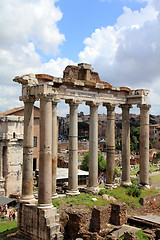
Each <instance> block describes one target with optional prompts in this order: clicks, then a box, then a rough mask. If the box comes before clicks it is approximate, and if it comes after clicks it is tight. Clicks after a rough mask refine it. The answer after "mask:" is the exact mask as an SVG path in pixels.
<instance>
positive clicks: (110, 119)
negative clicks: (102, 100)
mask: <svg viewBox="0 0 160 240" xmlns="http://www.w3.org/2000/svg"><path fill="white" fill-rule="evenodd" d="M103 105H104V106H106V107H107V132H106V144H107V161H106V187H111V186H112V185H113V184H114V171H115V111H114V110H115V105H113V104H103Z"/></svg>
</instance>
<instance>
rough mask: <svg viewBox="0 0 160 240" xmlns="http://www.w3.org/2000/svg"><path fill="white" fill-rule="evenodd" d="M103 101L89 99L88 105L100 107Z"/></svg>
mask: <svg viewBox="0 0 160 240" xmlns="http://www.w3.org/2000/svg"><path fill="white" fill-rule="evenodd" d="M100 104H101V103H99V102H96V101H87V102H86V105H88V106H90V107H99V106H100Z"/></svg>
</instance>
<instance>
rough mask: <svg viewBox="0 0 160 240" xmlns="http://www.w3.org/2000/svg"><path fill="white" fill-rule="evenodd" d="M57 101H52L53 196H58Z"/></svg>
mask: <svg viewBox="0 0 160 240" xmlns="http://www.w3.org/2000/svg"><path fill="white" fill-rule="evenodd" d="M57 141H58V128H57V102H53V103H52V196H53V197H54V196H56V195H57V194H56V171H57V149H58V144H57Z"/></svg>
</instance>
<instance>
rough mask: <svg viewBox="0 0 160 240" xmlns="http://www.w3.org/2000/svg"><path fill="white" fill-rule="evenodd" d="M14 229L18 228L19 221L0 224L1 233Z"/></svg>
mask: <svg viewBox="0 0 160 240" xmlns="http://www.w3.org/2000/svg"><path fill="white" fill-rule="evenodd" d="M13 228H17V221H13V222H10V221H4V222H0V233H1V232H4V231H6V230H10V229H13Z"/></svg>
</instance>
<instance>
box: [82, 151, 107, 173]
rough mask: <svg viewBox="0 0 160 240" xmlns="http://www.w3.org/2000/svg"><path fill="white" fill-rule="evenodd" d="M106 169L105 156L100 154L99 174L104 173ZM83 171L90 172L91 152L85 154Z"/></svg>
mask: <svg viewBox="0 0 160 240" xmlns="http://www.w3.org/2000/svg"><path fill="white" fill-rule="evenodd" d="M105 169H106V160H105V159H104V157H103V155H102V154H100V153H98V172H103V171H104V170H105ZM81 170H84V171H88V170H89V152H86V153H85V154H84V158H83V162H82V165H81Z"/></svg>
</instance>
